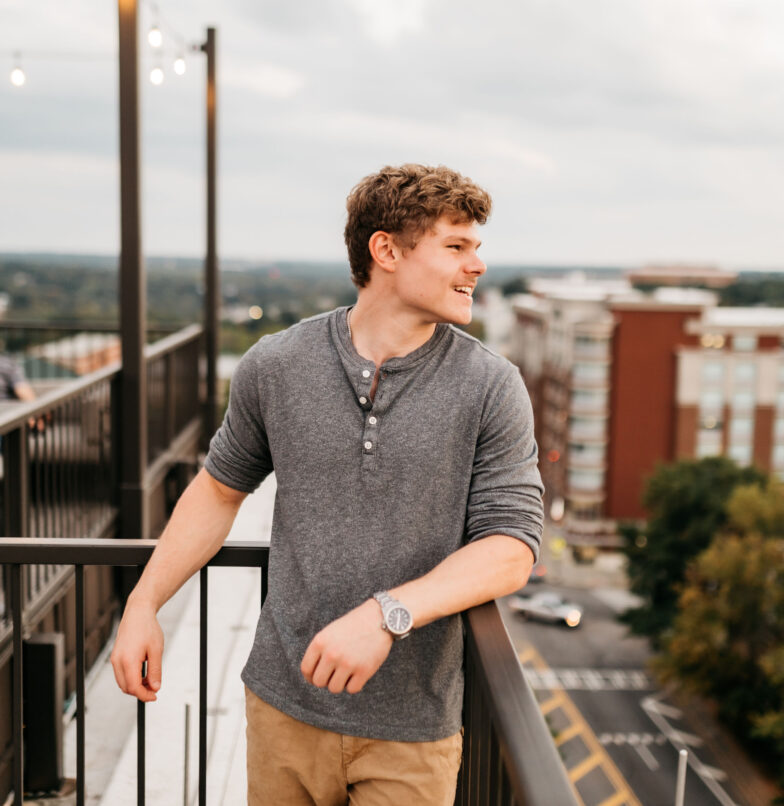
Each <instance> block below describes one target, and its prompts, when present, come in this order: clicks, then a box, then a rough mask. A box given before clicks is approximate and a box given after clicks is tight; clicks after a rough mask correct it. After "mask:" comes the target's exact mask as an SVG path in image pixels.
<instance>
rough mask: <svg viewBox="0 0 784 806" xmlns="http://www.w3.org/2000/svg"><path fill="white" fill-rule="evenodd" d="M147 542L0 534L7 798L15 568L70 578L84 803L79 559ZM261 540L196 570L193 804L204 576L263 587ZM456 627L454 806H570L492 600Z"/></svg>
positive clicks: (17, 771)
mask: <svg viewBox="0 0 784 806" xmlns="http://www.w3.org/2000/svg"><path fill="white" fill-rule="evenodd" d="M154 547H155V541H152V540H111V541H106V540H104V541H102V540H87V539H81V540H80V539H53V540H45V539H36V538H26V539H24V538H20V539H5V540H2V541H0V563H3V564H4V567H7V568H8V569H9V576H10V579H11V583H12V584H11V590H12V596H11V611H12V613H13V622H12V627H13V636H14V653H13V654H14V667H13V685H14V713H13V722H14V728H13V733H14V772H13V777H14V801H13V803H14V806H21V804H23V802H24V801H23V796H22V792H23V783H22V782H23V762H24V734H23V710H22V708H23V707H22V703H23V691H22V680H23V665H22V664H23V653H22V636H23V634H24V630H25V624H26V620H25V612H24V607H23V602H24V598H25V597H24V574H23V568H25V567H27V566H28V565H29V564H31V563H36V564H39V563H45V564H51V565H63V564H69V565H71V566H73V568H74V574H75V578H76V603H75V608H76V636H77V655H76V719H77V730H76V736H77V739H76V742H77V746H76V766H77V791H76V803H77V806H83V804H84V803H85V798H86V792H85V751H84V748H85V717H84V715H85V683H84V680H85V656H84V625H85V618H84V570H85V566H95V565H99V566H118V565H122V566H132V567H136V568H137V569H139V571H141V569H142V568H143V566H144V564H145V563H146V562H147V560H148V559H149V557H150V554H151V553H152V551H153V549H154ZM267 563H268V547H267V544H261V543H255V544H254V543H247V542H240V543H227V544H226V545H224V547H223V548H222V549H221V550H220V551H219V552H218V553H217V554H216V555H215V556H214V557H213V558H212V560H210V562H209V564H208V566H207V567H205V568H203V569H202V570H201V571H200V585H201V588H200V590H201V596H200V641H199V800H198V802H199V806H206V797H207V786H206V782H207V654H208V636H207V608H208V598H207V581H208V572H209V568H210V567H215V566H223V567H258V568H260V573H261V595H262V602H263V598H264V596H265V593H266V587H267V585H266V581H267V580H266V576H267ZM464 624H465V629H466V639H467V640H466V687H465V700H464V723H465V736H464V746H463V764H462V768H461V772H460V777H459V779H458V789H457V797H456V799H455V804H457V805H458V806H480V805H481V806H490V804H493V805H494V804H504V805H506V804H510V805H511V804H517V805H518V806H553V804H558V806H576V800H575V797H574V795H573V792H572V789H571V785H570V784H569V781H568V778H567V776H566V772H565V769H564V767H563V765H562V764H561V761H560V759H559V757H558V753H557V750H556V748H555V745H554V744H553V740H552V737H551V735H550V732H549V730H548V728H547V725H546V723H545V721H544V718H543V716H542V713H541V711H540V710H539V707H538V705H537V702H536V699H535V697H534V694H533V692H532V690H531V688H530V686H529V685H528V683H527V681H526V679H525V677H524V675H523V671H522V668H521V667H520V663H519V661H518V659H517V655H516V653H515V650H514V647H513V646H512V643H511V641H510V639H509V636H508V634H507V632H506V629H505V627H504V625H503V622H502V620H501V616H500V613H499V611H498V608H497V606H496V605H495V603H488V604H485V605H482V606H481V607H477V608H474V609H472V610H470V611H468V612H467V613H466V614H465V617H464ZM144 725H145V705H144V704H143V703H138V706H137V735H138V744H137V803H139V804H144V802H145V800H144V788H145V753H146V739H145V729H144Z"/></svg>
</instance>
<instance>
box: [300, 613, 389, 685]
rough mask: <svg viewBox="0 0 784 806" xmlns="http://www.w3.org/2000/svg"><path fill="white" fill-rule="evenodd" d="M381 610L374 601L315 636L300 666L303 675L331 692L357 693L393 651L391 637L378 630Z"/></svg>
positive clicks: (379, 628)
mask: <svg viewBox="0 0 784 806" xmlns="http://www.w3.org/2000/svg"><path fill="white" fill-rule="evenodd" d="M381 620H382V615H381V608H380V606H379V605H378V602H376V601H375V600H373V599H368V600H367V601H366V602H364V603H363V604H361V605H360V606H359V607H355V608H354V609H353V610H351V611H349V612H348V613H346V615H345V616H341V617H340V618H339V619H336V620H335V621H333V622H332V623H331V624H328V625H327V626H326V627H324V629H323V630H321V631H320V632H318V633H316V635H315V637H314V638H313V640H312V641H311V642H310V645H309V646H308V648H307V650H306V651H305V655H304V657H303V658H302V663H301V664H300V670H301V671H302V676H303V677H304V678H305V680H307V681H308V683H312V684H313V685H314V686H318V688H324V687H325V686H326V687H327V688H328V689H329V690H330V691H331V692H332V693H333V694H339V693H340V692H341V691H343V690H345V691H347V692H348V693H349V694H356V693H357V692H358V691H361V690H362V687H363V686H364V685H365V683H367V681H368V680H370V678H371V677H373V675H374V674H375V673H376V672H377V671H378V670H379V668H380V667H381V664H382V663H383V662H384V661H385V660H386V659H387V655H389V650H390V649H391V648H392V642H393V638H392V636H391V635H390V634H389V633H388V632H386V631H385V630H382V629H381Z"/></svg>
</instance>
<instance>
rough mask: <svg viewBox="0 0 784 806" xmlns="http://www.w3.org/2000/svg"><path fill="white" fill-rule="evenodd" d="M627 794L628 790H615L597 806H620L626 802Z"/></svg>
mask: <svg viewBox="0 0 784 806" xmlns="http://www.w3.org/2000/svg"><path fill="white" fill-rule="evenodd" d="M628 796H629V793H628V792H616V793H615V794H614V795H610V797H609V798H607V800H603V801H602V802H601V803H600V804H599V806H621V804H622V803H626V799H627V797H628Z"/></svg>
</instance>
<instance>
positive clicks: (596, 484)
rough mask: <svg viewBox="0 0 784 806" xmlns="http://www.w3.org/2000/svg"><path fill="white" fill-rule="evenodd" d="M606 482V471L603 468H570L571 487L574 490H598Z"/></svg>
mask: <svg viewBox="0 0 784 806" xmlns="http://www.w3.org/2000/svg"><path fill="white" fill-rule="evenodd" d="M603 484H604V473H603V472H602V471H601V470H570V471H569V487H570V488H571V489H572V490H582V491H584V492H598V491H600V490H601V489H602V485H603Z"/></svg>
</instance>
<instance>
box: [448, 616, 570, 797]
mask: <svg viewBox="0 0 784 806" xmlns="http://www.w3.org/2000/svg"><path fill="white" fill-rule="evenodd" d="M463 619H464V622H465V625H466V628H467V629H466V639H467V640H466V651H467V652H468V653H470V655H471V660H472V662H473V666H474V669H475V670H476V671H477V672H478V677H479V679H480V682H481V687H482V689H483V692H484V702H485V705H486V706H487V708H488V709H489V710H490V716H491V719H492V722H493V727H494V728H495V732H496V734H497V740H498V743H499V750H500V752H501V756H502V758H503V759H504V761H505V762H506V763H505V765H504V766H505V768H506V774H507V775H508V776H509V781H510V784H511V789H512V793H513V795H514V799H515V800H514V802H515V803H516V804H519V806H539V804H542V805H544V804H548V806H549V805H550V804H552V806H555V804H558V806H577V801H576V800H575V797H574V793H573V791H572V788H571V785H570V783H569V779H568V778H567V775H566V770H565V768H564V766H563V764H562V762H561V760H560V758H559V757H558V751H557V750H556V748H555V745H554V744H553V741H552V738H551V735H550V730H549V728H548V727H547V723H546V722H545V721H544V717H543V716H542V712H541V710H540V709H539V705H538V703H537V701H536V697H535V696H534V693H533V691H532V689H531V686H530V685H529V683H528V681H527V680H526V679H525V675H524V673H523V669H522V666H520V662H519V660H518V658H517V655H516V654H515V652H514V649H513V646H512V641H511V639H510V637H509V633H508V632H507V629H506V627H505V625H504V622H503V620H502V618H501V613H500V612H499V610H498V605H497V604H496V603H495V602H487V603H486V604H483V605H479V606H478V607H473V608H471V609H470V610H468V611H466V612H465V613H464V614H463Z"/></svg>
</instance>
